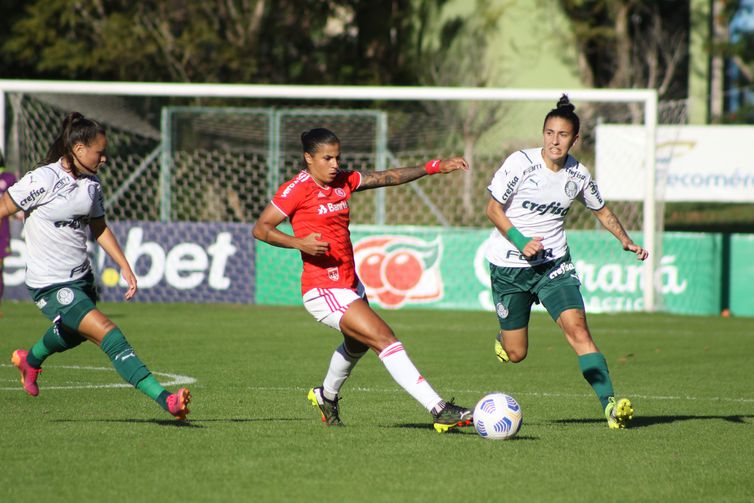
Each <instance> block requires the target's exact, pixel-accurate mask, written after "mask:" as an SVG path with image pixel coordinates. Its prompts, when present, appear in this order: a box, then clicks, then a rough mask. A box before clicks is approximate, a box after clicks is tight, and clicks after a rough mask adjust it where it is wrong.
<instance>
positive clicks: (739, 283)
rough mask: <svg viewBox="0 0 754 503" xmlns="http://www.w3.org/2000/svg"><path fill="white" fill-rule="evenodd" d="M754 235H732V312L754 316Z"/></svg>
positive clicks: (736, 314) (738, 314)
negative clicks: (753, 286) (753, 292)
mask: <svg viewBox="0 0 754 503" xmlns="http://www.w3.org/2000/svg"><path fill="white" fill-rule="evenodd" d="M753 257H754V235H751V234H733V235H732V236H731V237H730V271H731V274H730V312H731V313H732V314H733V315H735V316H754V294H752V291H753V290H754V289H753V288H752V285H754V260H752V258H753Z"/></svg>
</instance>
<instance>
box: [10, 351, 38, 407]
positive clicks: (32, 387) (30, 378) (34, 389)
mask: <svg viewBox="0 0 754 503" xmlns="http://www.w3.org/2000/svg"><path fill="white" fill-rule="evenodd" d="M28 354H29V352H28V351H26V350H25V349H17V350H15V351H14V352H13V356H12V357H11V359H10V361H11V362H13V365H15V366H16V367H17V368H18V371H19V372H21V384H23V386H24V390H26V392H27V393H28V394H30V395H31V396H37V395H38V394H39V386H37V377H38V376H39V374H40V373H41V372H42V369H36V368H34V367H32V366H31V365H29V364H28V363H27V362H26V355H28Z"/></svg>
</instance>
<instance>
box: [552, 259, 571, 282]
mask: <svg viewBox="0 0 754 503" xmlns="http://www.w3.org/2000/svg"><path fill="white" fill-rule="evenodd" d="M575 270H576V266H575V265H573V263H571V262H563V263H562V264H560V265H559V266H558V268H557V269H555V270H553V271H551V272H550V274H548V275H547V277H548V278H550V279H555V278H557V277H558V276H562V275H564V274H565V273H567V272H570V271H575Z"/></svg>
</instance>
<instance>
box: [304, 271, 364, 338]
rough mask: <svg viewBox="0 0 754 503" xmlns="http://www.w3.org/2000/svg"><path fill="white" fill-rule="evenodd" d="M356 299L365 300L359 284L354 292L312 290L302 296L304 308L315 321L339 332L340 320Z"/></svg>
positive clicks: (344, 290) (331, 289) (337, 289)
mask: <svg viewBox="0 0 754 503" xmlns="http://www.w3.org/2000/svg"><path fill="white" fill-rule="evenodd" d="M357 299H364V300H367V295H366V292H365V291H364V285H362V284H361V282H359V284H358V286H357V287H356V291H355V292H354V291H353V290H351V289H350V288H312V289H311V290H309V291H308V292H306V293H305V294H304V307H305V308H306V310H307V311H309V314H311V315H312V316H314V319H315V320H317V321H319V322H320V323H324V324H325V325H327V326H328V327H331V328H334V329H335V330H338V331H340V319H341V318H342V317H343V315H344V314H345V312H346V310H347V309H348V306H349V305H350V304H351V302H353V301H355V300H357Z"/></svg>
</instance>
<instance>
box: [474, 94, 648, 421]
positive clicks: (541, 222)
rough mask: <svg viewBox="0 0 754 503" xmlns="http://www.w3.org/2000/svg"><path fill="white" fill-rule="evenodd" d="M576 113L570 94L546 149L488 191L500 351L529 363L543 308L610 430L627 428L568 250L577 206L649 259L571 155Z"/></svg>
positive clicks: (519, 161) (553, 115) (511, 167)
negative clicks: (533, 328) (536, 310)
mask: <svg viewBox="0 0 754 503" xmlns="http://www.w3.org/2000/svg"><path fill="white" fill-rule="evenodd" d="M574 110H575V107H574V106H573V105H572V104H571V103H570V101H569V100H568V97H567V96H566V95H563V96H562V97H561V98H560V100H559V101H558V104H557V107H556V108H554V109H552V110H551V111H550V112H549V113H548V114H547V116H546V117H545V121H544V126H543V128H542V132H543V146H542V147H537V148H530V149H526V150H519V151H518V152H515V153H513V154H511V155H510V156H508V158H507V159H506V160H505V162H503V165H502V166H501V167H500V169H498V171H497V172H496V173H495V175H494V177H493V179H492V182H491V183H490V185H489V187H488V188H487V190H489V192H490V195H491V198H490V201H489V203H488V205H487V216H488V217H489V219H490V220H491V221H492V223H493V224H495V229H493V231H492V235H491V236H490V239H489V241H488V246H487V250H486V257H487V260H488V261H489V263H490V279H491V283H492V295H493V301H494V303H495V307H496V311H497V316H498V321H499V322H500V332H499V334H498V335H497V338H496V342H495V352H496V354H497V357H498V359H499V360H500V361H501V362H508V361H510V362H513V363H517V362H520V361H521V360H523V359H524V358H526V353H527V349H528V345H529V341H528V338H529V330H528V325H529V317H530V314H531V307H532V304H533V303H534V302H541V303H542V304H543V305H544V307H545V309H547V312H548V313H549V314H550V316H551V317H552V319H553V320H554V321H555V322H556V323H557V324H558V326H559V327H560V328H561V330H562V331H563V334H564V335H565V337H566V340H567V341H568V343H569V344H570V345H571V347H572V348H573V350H574V351H575V352H576V354H577V355H578V360H579V367H580V369H581V373H582V374H583V376H584V378H585V379H586V380H587V382H589V384H590V385H591V386H592V388H593V389H594V392H595V393H596V394H597V396H598V397H599V400H600V403H601V405H602V409H603V410H604V413H605V417H606V419H607V423H608V426H609V427H610V428H611V429H617V428H624V427H625V426H626V424H627V423H628V422H629V421H630V419H632V417H633V406H632V404H631V402H630V400H628V399H626V398H622V399H620V400H617V401H616V399H615V395H614V392H613V384H612V381H611V379H610V374H609V373H608V369H607V363H606V361H605V357H604V356H603V355H602V353H600V351H599V349H597V346H596V345H595V343H594V341H593V340H592V336H591V333H590V332H589V327H588V326H587V321H586V313H585V310H584V301H583V299H582V297H581V292H580V291H579V286H580V282H579V279H578V276H577V275H576V271H575V267H574V265H573V263H572V262H571V256H570V253H569V250H568V244H567V243H566V236H565V229H564V222H565V217H566V214H567V213H568V211H569V209H570V207H571V204H573V202H574V201H578V202H580V203H581V204H584V205H585V206H586V207H587V208H589V209H590V210H592V212H593V213H594V215H595V216H596V217H597V219H598V220H599V221H600V222H601V223H602V225H603V226H604V227H605V228H606V229H607V230H608V231H610V232H611V233H612V234H613V235H614V236H615V237H616V238H617V239H618V240H619V241H620V243H621V246H623V249H624V250H626V251H629V252H631V253H634V254H636V257H637V259H639V260H644V259H646V258H647V256H648V252H647V250H645V249H643V248H642V247H641V246H639V245H637V244H635V243H634V242H633V241H632V240H631V238H630V237H629V236H628V234H627V233H626V231H625V229H624V228H623V225H621V223H620V221H619V220H618V217H617V216H615V214H614V213H613V212H612V211H610V209H609V208H608V207H607V206H606V205H605V202H604V201H603V200H602V196H600V192H599V189H598V188H597V184H596V183H595V182H594V180H592V177H591V175H590V174H589V171H587V169H586V168H585V167H584V166H583V165H582V164H581V163H579V161H577V160H576V159H574V158H573V157H572V156H571V155H569V154H568V152H569V150H570V149H571V147H572V146H573V145H574V143H576V140H577V139H578V137H579V126H580V121H579V118H578V116H577V115H576V114H575V113H574Z"/></svg>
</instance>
